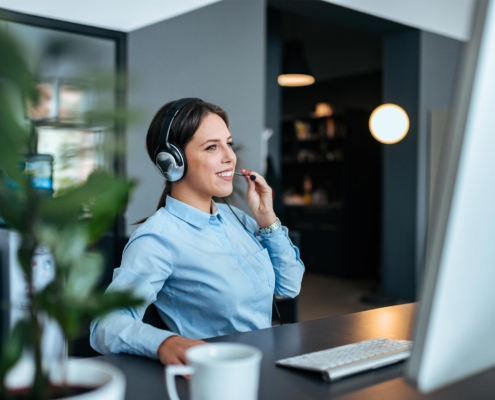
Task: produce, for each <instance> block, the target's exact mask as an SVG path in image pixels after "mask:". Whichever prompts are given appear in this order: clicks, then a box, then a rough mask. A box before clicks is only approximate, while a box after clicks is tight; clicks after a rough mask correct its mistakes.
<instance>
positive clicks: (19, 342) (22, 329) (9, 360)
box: [0, 320, 30, 381]
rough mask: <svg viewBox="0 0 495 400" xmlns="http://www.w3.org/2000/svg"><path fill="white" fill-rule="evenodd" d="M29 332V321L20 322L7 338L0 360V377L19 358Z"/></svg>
mask: <svg viewBox="0 0 495 400" xmlns="http://www.w3.org/2000/svg"><path fill="white" fill-rule="evenodd" d="M29 331H30V324H29V321H28V320H20V321H19V322H17V324H16V325H15V327H14V329H12V331H11V332H10V335H9V337H8V339H7V340H6V341H5V344H4V346H3V349H2V358H1V360H0V361H1V362H0V376H2V378H3V377H4V376H5V374H6V373H7V372H8V371H9V370H10V369H11V368H12V367H13V366H14V365H15V364H16V363H17V361H19V359H20V358H21V355H22V351H23V350H24V347H25V346H26V342H27V340H28V337H27V336H28V332H29ZM2 381H3V379H2Z"/></svg>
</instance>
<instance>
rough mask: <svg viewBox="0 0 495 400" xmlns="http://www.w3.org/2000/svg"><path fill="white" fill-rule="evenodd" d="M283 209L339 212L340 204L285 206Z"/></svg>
mask: <svg viewBox="0 0 495 400" xmlns="http://www.w3.org/2000/svg"><path fill="white" fill-rule="evenodd" d="M284 206H285V207H294V208H298V209H309V210H341V209H342V207H343V206H342V202H333V203H328V204H285V203H284Z"/></svg>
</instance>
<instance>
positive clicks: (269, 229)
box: [258, 218, 282, 235]
mask: <svg viewBox="0 0 495 400" xmlns="http://www.w3.org/2000/svg"><path fill="white" fill-rule="evenodd" d="M281 226H282V222H280V219H278V218H277V220H276V221H275V222H274V223H273V224H271V225H270V226H268V227H266V228H260V229H259V230H258V233H259V234H260V235H266V234H268V233H272V232H273V231H275V230H277V229H278V228H280V227H281Z"/></svg>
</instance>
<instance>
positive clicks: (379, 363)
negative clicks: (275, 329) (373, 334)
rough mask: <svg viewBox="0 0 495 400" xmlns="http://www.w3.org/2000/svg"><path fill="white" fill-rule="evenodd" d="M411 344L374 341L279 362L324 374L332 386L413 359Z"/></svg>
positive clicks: (405, 341)
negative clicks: (349, 377) (339, 380)
mask: <svg viewBox="0 0 495 400" xmlns="http://www.w3.org/2000/svg"><path fill="white" fill-rule="evenodd" d="M412 344H413V342H411V341H408V340H391V339H371V340H365V341H363V342H358V343H352V344H348V345H345V346H339V347H334V348H332V349H328V350H322V351H316V352H314V353H308V354H303V355H300V356H296V357H290V358H285V359H283V360H278V361H277V362H276V364H277V365H280V366H283V367H290V368H300V369H307V370H310V371H318V372H321V373H322V376H323V379H324V380H325V381H327V382H331V381H334V380H337V379H340V378H343V377H346V376H349V375H353V374H356V373H358V372H362V371H366V370H370V369H375V368H379V367H383V366H385V365H388V364H393V363H396V362H398V361H401V360H404V359H406V358H408V357H409V356H410V355H411V349H412Z"/></svg>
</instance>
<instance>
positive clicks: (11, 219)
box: [0, 177, 26, 232]
mask: <svg viewBox="0 0 495 400" xmlns="http://www.w3.org/2000/svg"><path fill="white" fill-rule="evenodd" d="M25 204H26V199H25V198H24V197H23V196H22V192H21V191H19V190H18V189H11V188H9V187H7V186H5V185H4V183H3V180H2V179H1V177H0V215H2V217H3V218H4V219H5V221H6V222H7V223H8V224H9V226H10V227H11V228H13V229H15V230H17V231H19V232H23V231H24V228H25V221H24V213H23V210H24V209H25Z"/></svg>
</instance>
